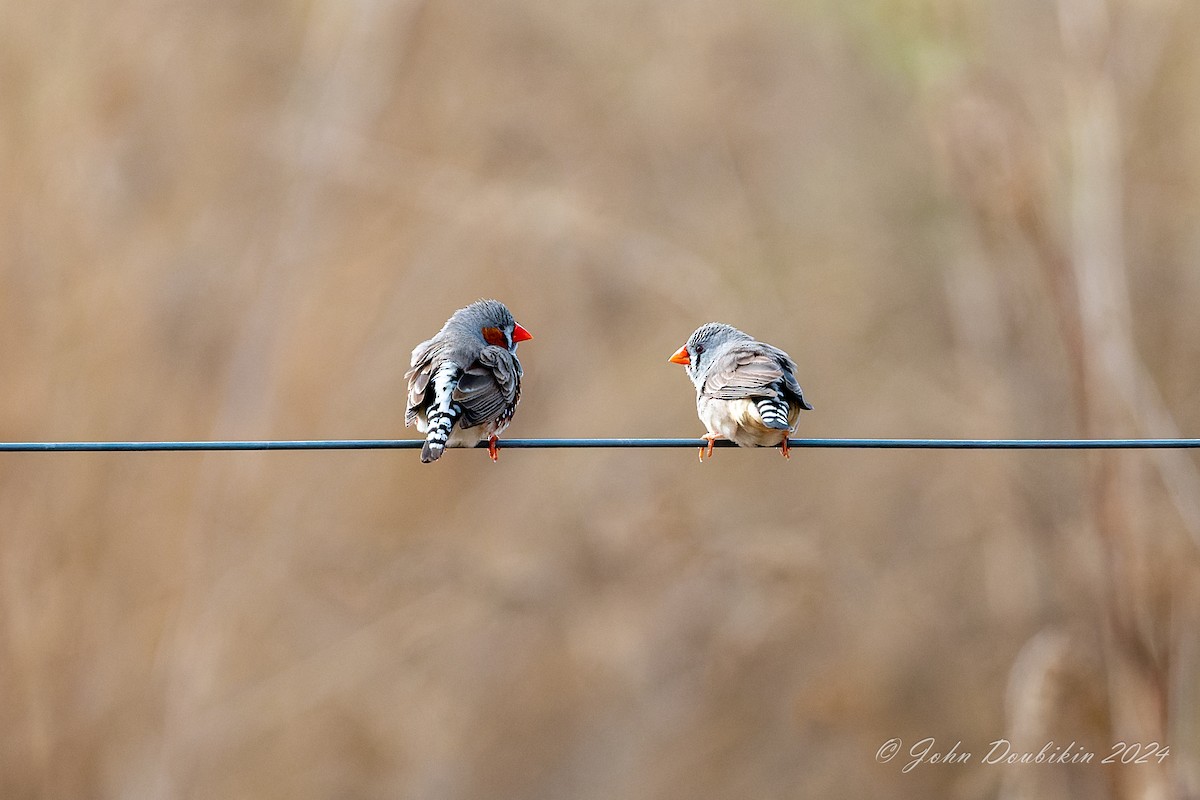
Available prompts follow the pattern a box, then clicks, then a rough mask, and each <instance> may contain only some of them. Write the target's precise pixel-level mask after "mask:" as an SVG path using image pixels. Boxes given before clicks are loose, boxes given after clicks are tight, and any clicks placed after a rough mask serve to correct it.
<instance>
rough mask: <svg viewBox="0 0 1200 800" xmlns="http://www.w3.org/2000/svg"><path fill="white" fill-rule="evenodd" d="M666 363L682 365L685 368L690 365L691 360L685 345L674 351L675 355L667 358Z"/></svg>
mask: <svg viewBox="0 0 1200 800" xmlns="http://www.w3.org/2000/svg"><path fill="white" fill-rule="evenodd" d="M667 361H670V362H671V363H672V364H683V365H685V366H686V365H688V364H690V363H692V359H691V357H690V356H689V355H688V351H687V345H686V344H685V345H684V346H683V347H681V348H679V349H678V350H676V351H675V355H673V356H671V357H670V358H668V359H667Z"/></svg>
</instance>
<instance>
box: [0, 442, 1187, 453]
mask: <svg viewBox="0 0 1200 800" xmlns="http://www.w3.org/2000/svg"><path fill="white" fill-rule="evenodd" d="M423 444H424V441H423V440H421V439H294V440H272V441H210V442H0V452H9V453H39V452H56V453H58V452H76V453H77V452H161V451H196V450H203V451H211V450H413V449H416V448H419V447H421V446H422V445H423ZM788 444H789V445H790V446H791V447H802V448H832V449H882V450H1144V449H1196V448H1200V439H789V440H788ZM705 445H707V442H705V441H704V440H703V439H501V440H500V444H499V447H500V449H502V450H527V449H563V448H643V447H649V448H669V447H701V446H705ZM716 446H717V447H734V446H736V445H734V444H733V442H728V441H724V440H722V441H718V442H717V443H716ZM478 447H486V443H480V444H479V445H478Z"/></svg>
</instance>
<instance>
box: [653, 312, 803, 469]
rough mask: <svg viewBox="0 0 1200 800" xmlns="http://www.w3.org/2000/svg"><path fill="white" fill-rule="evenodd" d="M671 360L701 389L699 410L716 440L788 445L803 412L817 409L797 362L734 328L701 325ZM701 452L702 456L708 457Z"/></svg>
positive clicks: (785, 446) (709, 432)
mask: <svg viewBox="0 0 1200 800" xmlns="http://www.w3.org/2000/svg"><path fill="white" fill-rule="evenodd" d="M670 360H671V361H673V362H675V363H677V364H683V365H684V367H685V368H686V370H687V374H688V377H689V378H691V380H692V383H693V384H695V386H696V412H697V414H698V415H699V417H700V421H701V422H703V423H704V427H705V428H706V429H707V430H708V434H707V435H706V436H705V437H704V438H705V439H708V441H709V447H708V449H707V452H708V454H709V455H712V442H713V441H714V440H716V439H729V440H731V441H733V442H734V443H736V444H738V445H739V446H741V447H771V446H774V445H782V446H783V453H784V455H785V456H786V455H787V454H788V453H787V439H788V436H789V435H790V434H791V433H792V431H794V430H795V429H796V424H797V422H798V421H799V419H800V411H801V410H802V409H803V410H805V411H811V410H812V406H811V405H809V404H808V401H807V400H805V399H804V392H803V391H802V390H801V389H800V384H799V383H798V382H797V381H796V362H794V361H792V359H791V357H790V356H789V355H788V354H787V353H785V352H783V351H782V350H780V349H779V348H778V347H773V346H772V345H769V344H767V343H765V342H760V341H757V340H756V339H755V338H754V337H752V336H750V335H749V334H746V333H743V332H742V331H740V330H738V329H737V328H735V327H733V326H732V325H726V324H724V323H721V322H709V323H707V324H705V325H701V326H700V327H699V328H697V329H696V331H695V332H694V333H693V334H692V335H691V337H689V338H688V340H687V344H685V345H684V346H683V347H681V348H679V350H678V351H676V353H675V355H673V356H671V359H670ZM704 452H705V451H704V449H703V448H702V449H701V456H702V457H703V455H704Z"/></svg>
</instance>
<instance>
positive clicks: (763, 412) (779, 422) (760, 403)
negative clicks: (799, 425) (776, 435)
mask: <svg viewBox="0 0 1200 800" xmlns="http://www.w3.org/2000/svg"><path fill="white" fill-rule="evenodd" d="M754 406H755V408H757V409H758V415H759V416H760V417H762V421H763V425H766V426H767V427H768V428H774V429H775V430H780V431H787V430H791V428H792V426H791V424H789V422H788V406H787V403H785V402H783V401H782V400H780V399H779V398H777V397H764V398H762V399H761V400H757V401H755V403H754Z"/></svg>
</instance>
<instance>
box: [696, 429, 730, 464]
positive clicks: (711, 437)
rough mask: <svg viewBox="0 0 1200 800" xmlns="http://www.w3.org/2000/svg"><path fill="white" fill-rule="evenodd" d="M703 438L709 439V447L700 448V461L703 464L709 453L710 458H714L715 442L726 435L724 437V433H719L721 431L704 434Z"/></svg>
mask: <svg viewBox="0 0 1200 800" xmlns="http://www.w3.org/2000/svg"><path fill="white" fill-rule="evenodd" d="M703 438H704V439H705V441H707V442H708V447H701V448H700V463H701V464H703V463H704V457H705V456H706V455H707V456H708V457H709V458H712V453H713V443H714V442H715V441H717V439H724V438H725V437H724V436H722V435H721V434H719V433H707V434H705V435H704V437H703Z"/></svg>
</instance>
